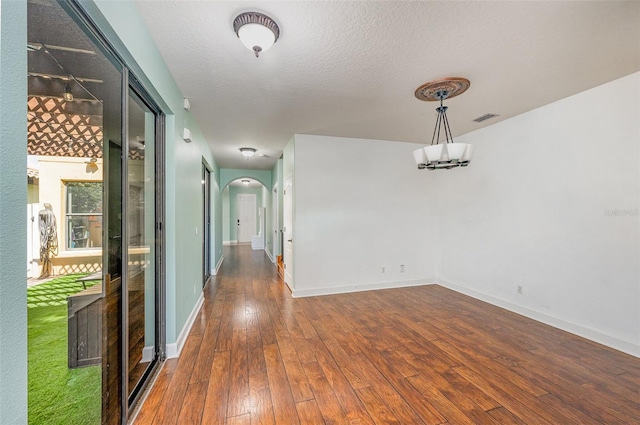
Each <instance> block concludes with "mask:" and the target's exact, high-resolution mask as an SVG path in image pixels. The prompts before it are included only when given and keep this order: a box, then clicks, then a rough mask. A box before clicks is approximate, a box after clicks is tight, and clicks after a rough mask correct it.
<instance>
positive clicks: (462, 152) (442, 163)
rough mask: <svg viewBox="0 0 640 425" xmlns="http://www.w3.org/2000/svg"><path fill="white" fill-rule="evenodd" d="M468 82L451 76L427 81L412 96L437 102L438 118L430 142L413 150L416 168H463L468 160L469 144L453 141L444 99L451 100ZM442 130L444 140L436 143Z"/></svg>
mask: <svg viewBox="0 0 640 425" xmlns="http://www.w3.org/2000/svg"><path fill="white" fill-rule="evenodd" d="M470 85H471V83H470V82H469V80H467V79H466V78H459V77H451V78H443V79H440V80H435V81H430V82H428V83H425V84H423V85H421V86H420V87H418V88H417V89H416V92H415V96H416V98H417V99H418V100H424V101H440V106H439V107H438V108H436V111H437V112H438V118H437V120H436V126H435V128H434V129H433V136H432V137H431V145H429V146H425V147H424V148H420V149H417V150H415V151H413V159H414V160H415V162H416V164H417V165H418V169H419V170H424V169H425V168H426V169H427V170H441V169H445V170H449V169H451V168H455V167H466V166H467V165H469V163H470V162H471V156H472V154H473V146H472V145H470V144H468V143H454V141H453V136H452V135H451V128H450V127H449V120H448V119H447V109H448V107H447V106H444V105H443V101H444V100H445V99H451V98H452V97H455V96H458V95H459V94H462V93H464V92H465V91H466V90H467V89H468V88H469V86H470ZM443 132H444V140H442V143H440V135H441V133H443Z"/></svg>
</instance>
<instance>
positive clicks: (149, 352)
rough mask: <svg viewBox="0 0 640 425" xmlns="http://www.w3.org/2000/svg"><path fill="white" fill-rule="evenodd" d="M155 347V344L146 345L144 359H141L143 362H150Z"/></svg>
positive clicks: (143, 352) (143, 353)
mask: <svg viewBox="0 0 640 425" xmlns="http://www.w3.org/2000/svg"><path fill="white" fill-rule="evenodd" d="M154 348H155V347H154V346H153V345H150V346H148V347H144V348H143V349H142V360H140V361H141V362H142V363H147V362H150V361H151V360H153V349H154Z"/></svg>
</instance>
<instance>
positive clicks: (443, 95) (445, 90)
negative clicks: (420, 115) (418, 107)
mask: <svg viewBox="0 0 640 425" xmlns="http://www.w3.org/2000/svg"><path fill="white" fill-rule="evenodd" d="M470 85H471V82H470V81H469V80H467V79H466V78H461V77H447V78H441V79H439V80H434V81H429V82H428V83H424V84H423V85H421V86H420V87H418V88H417V89H416V93H415V95H416V98H417V99H418V100H424V101H427V102H433V101H440V100H441V99H451V98H452V97H456V96H458V95H459V94H462V93H464V92H465V91H466V90H467V89H468V88H469V86H470Z"/></svg>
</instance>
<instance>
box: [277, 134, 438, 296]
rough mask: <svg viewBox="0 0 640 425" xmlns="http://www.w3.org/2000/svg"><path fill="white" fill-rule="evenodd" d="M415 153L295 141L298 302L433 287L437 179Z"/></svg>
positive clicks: (378, 145) (375, 145) (392, 146)
mask: <svg viewBox="0 0 640 425" xmlns="http://www.w3.org/2000/svg"><path fill="white" fill-rule="evenodd" d="M414 149H416V145H414V144H410V143H398V142H387V141H380V140H364V139H347V138H337V137H324V136H308V135H296V136H295V192H294V193H295V195H294V198H295V199H294V205H295V215H294V220H295V223H294V232H295V235H294V240H295V244H294V247H295V276H294V277H295V288H294V291H293V294H294V296H305V295H312V294H323V293H337V292H346V291H357V290H366V289H373V288H385V287H396V286H407V285H415V284H424V283H429V282H431V281H432V279H433V278H434V277H435V264H436V261H435V253H434V243H433V242H434V241H433V239H432V238H431V237H430V221H431V212H432V208H433V206H432V202H431V201H432V199H431V196H430V195H431V194H433V193H435V192H434V190H435V186H434V180H433V177H434V176H433V175H432V174H431V173H428V172H426V171H420V170H418V169H417V168H416V166H415V164H414V162H413V159H412V158H413V157H412V154H411V152H412V151H413V150H414ZM286 159H287V158H286V157H285V160H286ZM401 265H404V267H405V271H404V272H401V271H400V266H401ZM383 267H384V268H385V272H384V273H383V272H382V268H383Z"/></svg>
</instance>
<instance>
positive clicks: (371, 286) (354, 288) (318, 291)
mask: <svg viewBox="0 0 640 425" xmlns="http://www.w3.org/2000/svg"><path fill="white" fill-rule="evenodd" d="M433 284H434V279H420V280H403V281H399V282H381V283H366V284H359V285H348V286H336V287H332V288H314V289H292V290H291V296H292V297H293V298H303V297H314V296H317V295H333V294H346V293H349V292H361V291H373V290H376V289H392V288H406V287H409V286H423V285H433Z"/></svg>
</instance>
